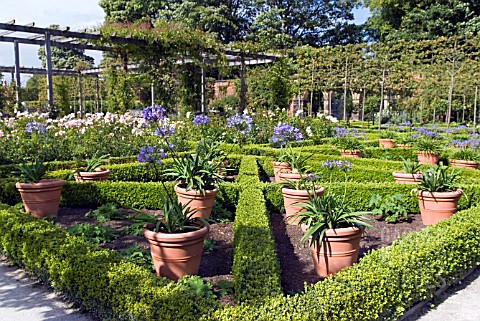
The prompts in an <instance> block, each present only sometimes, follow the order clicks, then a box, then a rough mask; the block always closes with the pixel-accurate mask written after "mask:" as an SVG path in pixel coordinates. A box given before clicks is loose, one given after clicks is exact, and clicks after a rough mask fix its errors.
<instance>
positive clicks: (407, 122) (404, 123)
mask: <svg viewBox="0 0 480 321" xmlns="http://www.w3.org/2000/svg"><path fill="white" fill-rule="evenodd" d="M401 125H402V126H406V127H412V126H413V124H412V122H410V121H408V120H407V121H404V122H402V124H401Z"/></svg>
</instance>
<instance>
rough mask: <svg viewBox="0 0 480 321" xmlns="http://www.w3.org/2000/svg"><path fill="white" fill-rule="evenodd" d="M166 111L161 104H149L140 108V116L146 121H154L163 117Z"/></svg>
mask: <svg viewBox="0 0 480 321" xmlns="http://www.w3.org/2000/svg"><path fill="white" fill-rule="evenodd" d="M165 113H166V109H165V108H163V107H162V106H157V105H153V106H149V107H147V108H145V109H143V110H142V116H143V118H144V119H145V120H146V121H147V122H156V121H159V120H162V119H164V118H165V117H166V116H165Z"/></svg>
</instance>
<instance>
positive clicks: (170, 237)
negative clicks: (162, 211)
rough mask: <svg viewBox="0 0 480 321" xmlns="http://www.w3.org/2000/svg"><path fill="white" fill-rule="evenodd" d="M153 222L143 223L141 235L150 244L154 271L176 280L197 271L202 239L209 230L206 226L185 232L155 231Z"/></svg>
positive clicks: (200, 256) (201, 250)
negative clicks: (149, 223)
mask: <svg viewBox="0 0 480 321" xmlns="http://www.w3.org/2000/svg"><path fill="white" fill-rule="evenodd" d="M153 227H154V226H153V224H151V225H145V226H144V227H143V229H142V231H143V235H145V238H146V239H147V241H148V243H149V244H150V254H151V255H152V260H153V265H154V266H155V272H157V275H158V276H164V277H166V278H168V279H170V280H174V281H177V280H178V279H179V278H181V277H182V276H184V275H187V274H188V275H195V274H197V273H198V269H199V267H200V261H201V259H202V253H203V240H204V239H205V236H206V235H207V233H208V231H209V229H210V228H209V227H208V226H204V227H202V228H201V229H200V230H196V231H192V232H186V233H173V234H168V233H156V232H153V231H152V230H151V229H153Z"/></svg>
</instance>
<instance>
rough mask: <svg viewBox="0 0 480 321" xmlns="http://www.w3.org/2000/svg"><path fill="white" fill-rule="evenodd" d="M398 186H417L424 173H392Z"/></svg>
mask: <svg viewBox="0 0 480 321" xmlns="http://www.w3.org/2000/svg"><path fill="white" fill-rule="evenodd" d="M392 175H393V177H394V178H395V183H397V184H417V183H418V182H420V181H421V180H422V173H421V172H418V173H415V174H408V173H405V171H398V172H393V173H392Z"/></svg>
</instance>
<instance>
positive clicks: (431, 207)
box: [416, 189, 463, 225]
mask: <svg viewBox="0 0 480 321" xmlns="http://www.w3.org/2000/svg"><path fill="white" fill-rule="evenodd" d="M462 194H463V191H462V190H461V189H457V190H456V191H454V192H433V193H431V192H426V191H416V195H417V199H418V206H419V207H420V214H421V215H422V222H423V225H432V224H436V223H437V222H439V221H442V220H444V219H447V218H449V217H450V216H452V215H453V214H454V213H455V212H456V211H457V207H458V200H459V199H460V197H461V196H462Z"/></svg>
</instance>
